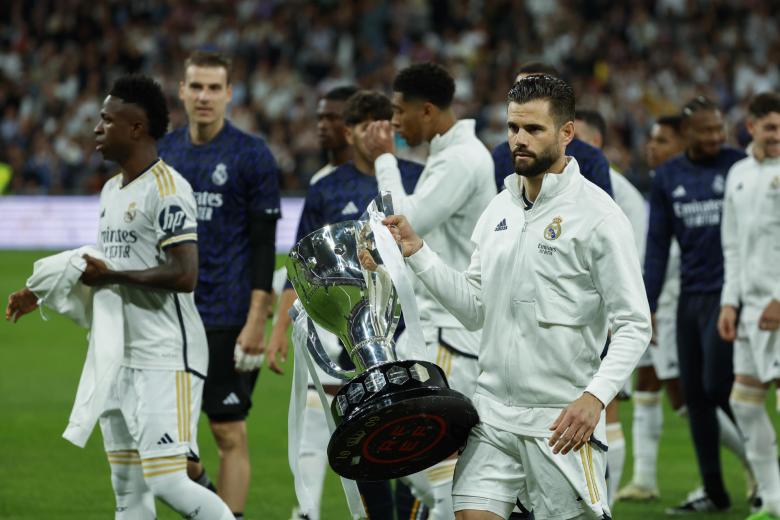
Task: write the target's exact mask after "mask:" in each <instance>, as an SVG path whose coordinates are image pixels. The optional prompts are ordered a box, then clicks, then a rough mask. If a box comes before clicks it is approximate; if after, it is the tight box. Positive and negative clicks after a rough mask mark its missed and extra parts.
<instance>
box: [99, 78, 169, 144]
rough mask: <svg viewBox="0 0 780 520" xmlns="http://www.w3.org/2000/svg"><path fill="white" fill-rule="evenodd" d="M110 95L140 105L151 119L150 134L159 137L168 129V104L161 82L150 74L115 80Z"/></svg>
mask: <svg viewBox="0 0 780 520" xmlns="http://www.w3.org/2000/svg"><path fill="white" fill-rule="evenodd" d="M108 95H109V96H112V97H116V98H119V99H121V100H122V101H124V102H125V103H132V104H134V105H137V106H139V107H140V108H141V109H142V110H143V111H144V112H145V113H146V118H147V119H148V120H149V135H150V136H151V137H152V138H153V139H155V140H156V139H159V138H161V137H162V136H164V135H165V132H166V130H168V105H167V104H166V103H165V94H163V91H162V88H161V87H160V84H159V83H157V82H156V81H154V80H153V79H152V78H150V77H149V76H144V75H141V74H132V75H129V76H122V77H121V78H119V79H117V80H116V81H115V82H114V85H113V86H112V87H111V91H110V92H109V93H108Z"/></svg>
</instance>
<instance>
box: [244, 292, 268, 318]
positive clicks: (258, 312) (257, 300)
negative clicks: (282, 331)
mask: <svg viewBox="0 0 780 520" xmlns="http://www.w3.org/2000/svg"><path fill="white" fill-rule="evenodd" d="M272 301H273V298H272V297H271V293H270V292H268V291H263V290H260V289H253V290H252V295H251V299H250V301H249V313H248V314H247V318H246V321H247V323H252V324H254V325H258V326H265V322H266V321H267V320H268V315H269V313H270V312H271V302H272Z"/></svg>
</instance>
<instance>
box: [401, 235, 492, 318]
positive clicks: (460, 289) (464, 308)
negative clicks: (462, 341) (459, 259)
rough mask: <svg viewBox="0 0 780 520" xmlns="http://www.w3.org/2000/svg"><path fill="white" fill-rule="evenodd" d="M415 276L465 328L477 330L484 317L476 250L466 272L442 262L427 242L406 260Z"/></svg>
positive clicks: (477, 252)
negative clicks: (474, 274) (477, 276)
mask: <svg viewBox="0 0 780 520" xmlns="http://www.w3.org/2000/svg"><path fill="white" fill-rule="evenodd" d="M407 261H408V263H409V266H410V267H411V268H412V271H414V273H415V275H417V277H418V278H419V279H420V281H422V283H423V285H425V288H426V289H428V290H429V291H430V292H431V294H432V295H433V297H434V298H436V300H437V301H438V302H439V303H441V304H442V305H443V306H444V308H445V309H447V310H448V311H449V312H450V313H451V314H452V315H453V316H454V317H455V318H456V319H457V320H458V321H459V322H461V323H462V324H463V326H464V327H466V329H468V330H478V329H480V328H481V327H482V325H483V323H484V320H485V308H484V306H483V305H482V301H481V298H480V292H481V289H480V287H479V281H478V280H477V279H476V277H475V276H473V273H478V272H479V250H478V249H477V250H475V252H474V254H473V255H472V258H471V264H470V265H469V268H468V270H467V271H466V272H463V273H462V272H458V271H456V270H455V269H453V268H451V267H450V266H448V265H447V264H445V263H444V262H443V261H442V260H441V258H439V257H438V255H437V254H436V253H435V252H433V251H432V250H431V249H430V248H429V247H428V246H427V245H424V246H423V247H422V249H420V250H419V251H418V252H416V253H415V254H413V255H412V256H410V257H409V258H408V259H407Z"/></svg>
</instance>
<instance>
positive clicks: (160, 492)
mask: <svg viewBox="0 0 780 520" xmlns="http://www.w3.org/2000/svg"><path fill="white" fill-rule="evenodd" d="M142 462H143V469H144V480H145V481H146V485H147V486H149V488H150V489H151V490H152V493H154V496H155V497H156V498H159V499H160V500H162V501H163V502H164V503H165V504H167V505H168V506H169V507H170V508H171V509H173V510H174V511H176V512H177V513H179V514H181V515H182V516H184V517H185V518H189V519H192V520H235V517H234V516H233V513H231V512H230V509H229V508H228V506H226V505H225V503H224V502H223V501H222V499H221V498H219V496H218V495H217V494H216V493H213V492H211V491H209V490H208V489H206V488H204V487H203V486H201V485H199V484H197V483H196V482H193V481H192V480H190V479H189V478H188V477H187V459H186V458H185V457H184V455H177V456H170V457H156V458H153V459H144V460H143V461H142Z"/></svg>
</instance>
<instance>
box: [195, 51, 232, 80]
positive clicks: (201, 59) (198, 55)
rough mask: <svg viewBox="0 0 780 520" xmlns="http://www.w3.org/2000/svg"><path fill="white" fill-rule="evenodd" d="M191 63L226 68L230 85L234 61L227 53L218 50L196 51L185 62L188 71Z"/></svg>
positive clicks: (198, 65) (199, 65) (197, 65)
mask: <svg viewBox="0 0 780 520" xmlns="http://www.w3.org/2000/svg"><path fill="white" fill-rule="evenodd" d="M190 65H194V66H196V67H222V68H223V69H225V76H226V78H227V83H228V85H230V76H231V74H232V73H233V62H232V61H231V60H230V58H228V57H227V56H226V55H224V54H222V53H221V52H217V51H204V50H199V51H195V52H193V53H192V54H190V55H189V57H188V58H187V59H186V61H185V62H184V71H185V72H186V71H187V69H188V68H189V67H190Z"/></svg>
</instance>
